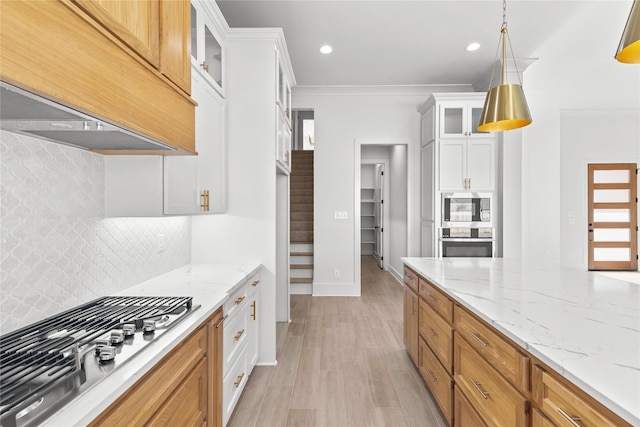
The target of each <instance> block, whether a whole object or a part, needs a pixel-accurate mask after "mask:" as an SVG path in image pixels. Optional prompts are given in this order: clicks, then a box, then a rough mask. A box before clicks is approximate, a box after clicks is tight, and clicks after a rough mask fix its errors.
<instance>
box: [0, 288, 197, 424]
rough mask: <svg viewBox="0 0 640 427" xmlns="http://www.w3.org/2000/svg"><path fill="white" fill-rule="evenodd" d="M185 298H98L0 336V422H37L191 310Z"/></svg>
mask: <svg viewBox="0 0 640 427" xmlns="http://www.w3.org/2000/svg"><path fill="white" fill-rule="evenodd" d="M198 307H199V305H197V306H194V305H193V303H192V298H191V297H102V298H98V299H96V300H94V301H91V302H89V303H87V304H83V305H81V306H78V307H75V308H73V309H71V310H67V311H65V312H63V313H60V314H58V315H56V316H52V317H49V318H47V319H44V320H42V321H40V322H37V323H34V324H32V325H29V326H27V327H25V328H22V329H19V330H17V331H14V332H11V333H9V334H6V335H3V336H1V337H0V388H1V389H2V394H1V396H0V425H2V426H3V427H18V426H31V425H37V424H40V423H41V422H43V421H44V420H45V419H46V418H48V417H49V416H51V415H52V414H53V413H54V412H56V411H57V410H59V409H60V408H62V407H63V406H64V405H65V404H66V403H68V402H70V401H71V400H73V399H74V398H75V397H76V396H78V395H80V394H81V393H82V392H84V391H86V390H88V389H89V388H90V387H92V386H93V385H95V384H96V383H98V382H99V381H100V380H101V379H103V378H104V377H106V376H107V375H109V373H111V372H113V371H114V370H115V369H117V368H118V367H119V366H122V364H123V363H126V361H127V360H129V359H131V358H132V357H134V356H135V355H136V354H138V353H139V352H140V351H141V350H142V349H144V347H145V346H147V345H148V344H149V343H151V342H153V341H155V340H156V339H157V338H158V337H159V336H160V335H162V333H163V332H165V331H167V330H168V329H169V328H171V327H172V326H174V325H175V324H177V323H178V322H179V321H180V320H182V319H184V318H185V316H187V315H188V314H190V313H191V312H192V311H194V310H196V309H197V308H198Z"/></svg>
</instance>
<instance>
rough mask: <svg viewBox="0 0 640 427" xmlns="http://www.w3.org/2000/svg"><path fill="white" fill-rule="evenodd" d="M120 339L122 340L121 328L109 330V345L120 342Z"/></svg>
mask: <svg viewBox="0 0 640 427" xmlns="http://www.w3.org/2000/svg"><path fill="white" fill-rule="evenodd" d="M122 341H124V332H122V329H114V330H113V331H111V345H118V344H122Z"/></svg>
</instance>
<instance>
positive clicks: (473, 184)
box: [439, 139, 495, 191]
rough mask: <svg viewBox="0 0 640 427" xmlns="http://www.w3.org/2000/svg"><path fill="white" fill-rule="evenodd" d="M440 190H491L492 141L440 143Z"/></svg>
mask: <svg viewBox="0 0 640 427" xmlns="http://www.w3.org/2000/svg"><path fill="white" fill-rule="evenodd" d="M439 166H440V190H442V191H489V190H493V189H494V188H495V178H494V176H495V148H494V141H493V140H492V139H485V140H466V139H463V140H447V141H440V165H439Z"/></svg>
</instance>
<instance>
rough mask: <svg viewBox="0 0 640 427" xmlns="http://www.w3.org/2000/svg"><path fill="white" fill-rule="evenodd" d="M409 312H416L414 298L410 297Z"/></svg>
mask: <svg viewBox="0 0 640 427" xmlns="http://www.w3.org/2000/svg"><path fill="white" fill-rule="evenodd" d="M411 313H412V314H416V299H415V298H413V297H411Z"/></svg>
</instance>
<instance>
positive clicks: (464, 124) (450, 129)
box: [440, 101, 489, 138]
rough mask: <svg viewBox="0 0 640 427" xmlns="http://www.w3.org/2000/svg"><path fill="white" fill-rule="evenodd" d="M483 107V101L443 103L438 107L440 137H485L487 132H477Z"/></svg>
mask: <svg viewBox="0 0 640 427" xmlns="http://www.w3.org/2000/svg"><path fill="white" fill-rule="evenodd" d="M483 106H484V102H483V101H455V102H454V101H450V102H443V103H442V104H441V105H440V137H441V138H464V137H468V138H478V137H483V136H485V137H486V136H487V135H488V134H489V132H480V131H479V130H478V124H479V123H480V116H481V115H482V108H483Z"/></svg>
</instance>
